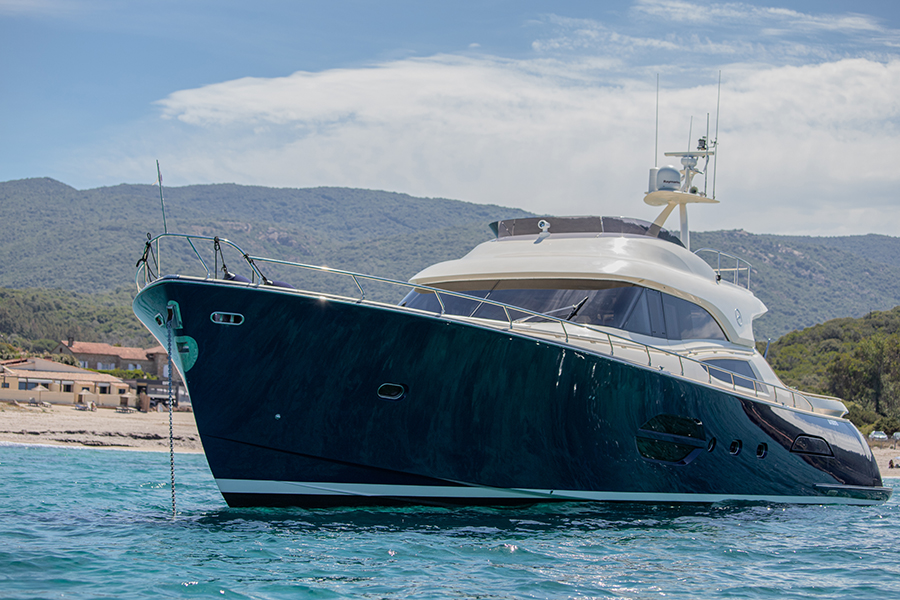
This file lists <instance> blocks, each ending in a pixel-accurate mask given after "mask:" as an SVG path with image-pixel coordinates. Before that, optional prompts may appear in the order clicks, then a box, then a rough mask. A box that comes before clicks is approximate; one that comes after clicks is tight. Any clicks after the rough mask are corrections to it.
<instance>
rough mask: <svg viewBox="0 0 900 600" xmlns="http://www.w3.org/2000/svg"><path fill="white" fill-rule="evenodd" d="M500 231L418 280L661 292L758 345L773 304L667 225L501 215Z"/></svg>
mask: <svg viewBox="0 0 900 600" xmlns="http://www.w3.org/2000/svg"><path fill="white" fill-rule="evenodd" d="M491 228H492V229H493V230H494V231H495V232H496V234H497V237H496V238H495V239H493V240H490V241H488V242H484V243H482V244H479V245H478V246H476V247H475V248H474V249H472V250H471V251H470V252H469V253H468V254H466V255H465V256H463V257H462V258H459V259H456V260H449V261H445V262H441V263H438V264H435V265H432V266H430V267H427V268H426V269H424V270H422V271H420V272H419V273H418V274H416V275H415V276H414V277H413V278H412V279H410V282H411V283H413V284H420V285H428V286H432V287H438V288H440V287H453V288H455V289H466V288H465V287H459V284H463V283H467V282H468V283H475V282H489V281H507V282H510V281H514V282H522V283H528V282H529V281H531V282H534V281H540V280H543V281H546V280H556V281H572V280H576V281H578V280H581V281H582V282H586V281H594V282H597V281H607V282H621V283H623V284H630V285H636V286H641V287H644V288H649V289H652V290H657V291H659V292H663V293H665V294H669V295H671V296H675V297H677V298H681V299H683V300H686V301H688V302H691V303H694V304H697V305H699V306H701V307H703V308H704V309H705V310H706V311H708V312H709V313H710V314H711V315H712V316H713V318H714V319H715V320H716V321H717V322H718V324H719V325H720V326H721V328H722V330H723V331H724V333H725V335H726V337H727V339H728V340H730V341H732V342H734V343H737V344H741V345H744V346H753V344H754V338H753V329H752V321H753V319H754V318H756V317H758V316H760V315H762V314H764V313H765V312H766V307H765V305H764V304H763V303H762V302H761V301H760V300H759V299H758V298H756V296H754V295H753V294H752V293H751V292H750V291H749V290H747V289H746V288H744V287H740V286H736V285H733V284H731V283H727V282H725V281H722V280H720V279H719V278H718V277H717V276H716V272H715V271H714V270H713V269H712V267H710V266H709V265H708V264H707V263H706V262H705V261H704V260H703V259H702V258H700V257H698V256H697V255H695V254H693V253H692V252H690V251H689V250H687V249H686V248H684V246H682V245H681V243H680V242H679V241H678V240H677V239H676V238H675V237H674V236H672V235H671V234H670V233H669V232H667V231H666V230H664V229H662V228H659V227H657V226H655V225H653V224H649V223H647V222H645V221H640V220H637V219H625V218H621V217H612V218H610V217H540V218H528V219H512V220H506V221H497V222H496V223H493V224H492V225H491Z"/></svg>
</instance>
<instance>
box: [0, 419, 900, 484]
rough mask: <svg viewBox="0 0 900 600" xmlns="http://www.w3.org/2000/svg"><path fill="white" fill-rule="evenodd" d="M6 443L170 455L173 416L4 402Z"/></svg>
mask: <svg viewBox="0 0 900 600" xmlns="http://www.w3.org/2000/svg"><path fill="white" fill-rule="evenodd" d="M173 431H174V440H175V451H176V452H203V447H202V446H201V444H200V436H199V435H198V434H197V425H196V423H194V415H193V413H189V412H176V413H174V415H173ZM0 442H18V443H25V444H49V445H55V446H89V447H96V448H116V449H119V450H155V451H166V452H167V451H168V450H169V413H167V412H150V413H141V412H133V413H118V412H116V411H115V410H113V409H105V408H100V409H97V410H96V411H95V412H87V411H80V410H75V408H74V407H72V406H59V405H52V406H50V407H45V408H35V407H26V406H15V405H12V404H7V403H0ZM872 452H873V453H874V454H875V458H876V459H877V460H878V468H879V469H880V470H881V475H882V477H900V468H897V469H889V468H888V464H889V461H890V460H891V459H893V458H896V457H900V448H893V449H892V448H889V447H886V448H872ZM895 462H898V461H895Z"/></svg>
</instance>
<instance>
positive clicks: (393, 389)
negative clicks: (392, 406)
mask: <svg viewBox="0 0 900 600" xmlns="http://www.w3.org/2000/svg"><path fill="white" fill-rule="evenodd" d="M408 391H409V388H408V387H406V386H405V385H403V384H402V383H382V384H381V385H380V386H378V397H379V398H381V399H382V400H390V401H392V402H397V401H399V400H403V398H405V397H406V392H408Z"/></svg>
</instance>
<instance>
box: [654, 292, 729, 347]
mask: <svg viewBox="0 0 900 600" xmlns="http://www.w3.org/2000/svg"><path fill="white" fill-rule="evenodd" d="M662 296H663V305H664V312H665V315H666V330H667V331H668V337H669V339H670V340H724V339H725V332H724V331H722V328H721V327H719V324H718V323H716V320H715V319H713V318H712V315H710V314H709V313H708V312H707V311H706V309H704V308H703V307H702V306H697V305H696V304H694V303H693V302H688V301H687V300H682V299H681V298H676V297H675V296H670V295H668V294H662Z"/></svg>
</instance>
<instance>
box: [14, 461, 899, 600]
mask: <svg viewBox="0 0 900 600" xmlns="http://www.w3.org/2000/svg"><path fill="white" fill-rule="evenodd" d="M175 465H176V466H175V477H176V483H175V490H176V501H177V516H176V517H175V518H173V517H172V503H171V488H170V486H169V479H170V478H169V457H168V455H167V454H160V453H152V452H126V451H114V450H98V449H78V448H52V447H34V446H15V445H4V446H0V598H141V597H146V598H183V597H203V598H214V597H215V598H260V599H263V598H692V599H693V598H704V599H706V598H778V599H782V598H860V599H870V598H879V599H880V598H897V597H900V502H898V498H897V495H896V493H895V496H894V498H892V499H891V501H890V502H888V503H886V504H884V505H881V506H871V507H859V506H832V505H822V506H796V505H780V504H717V505H711V506H702V505H689V506H670V505H641V504H544V505H534V506H530V507H525V508H434V507H403V508H352V509H351V508H339V509H314V510H306V509H265V508H259V509H231V508H228V507H227V506H226V505H225V503H224V502H223V500H222V498H221V496H220V495H219V492H218V490H217V488H216V485H215V483H214V481H213V479H212V476H211V475H210V472H209V469H208V467H207V465H206V461H205V458H204V457H203V455H200V454H197V455H178V456H176V458H175ZM886 485H888V486H891V487H894V488H895V489H896V488H898V487H900V480H898V479H896V478H894V479H891V478H889V479H887V480H886Z"/></svg>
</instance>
